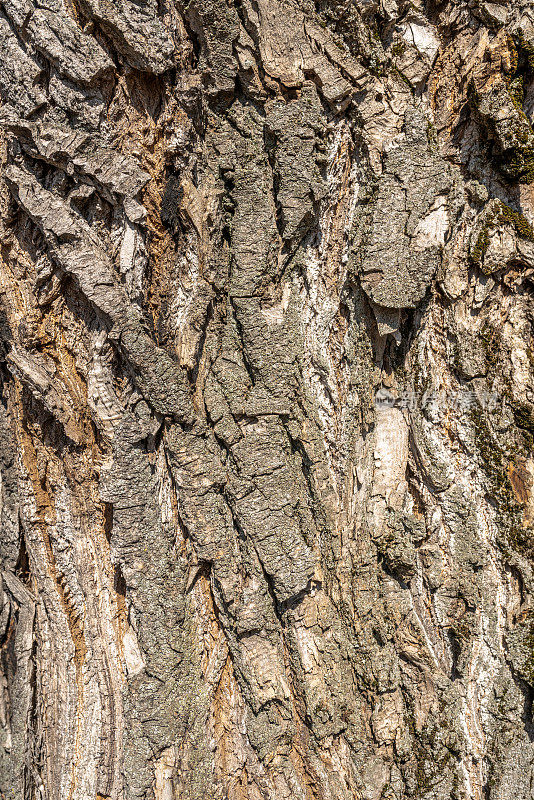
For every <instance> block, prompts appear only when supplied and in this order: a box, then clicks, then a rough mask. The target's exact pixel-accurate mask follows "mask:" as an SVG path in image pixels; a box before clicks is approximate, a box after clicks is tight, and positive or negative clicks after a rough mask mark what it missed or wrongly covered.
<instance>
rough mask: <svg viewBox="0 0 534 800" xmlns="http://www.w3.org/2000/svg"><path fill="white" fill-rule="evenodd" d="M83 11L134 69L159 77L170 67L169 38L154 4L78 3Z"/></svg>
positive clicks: (152, 0)
mask: <svg viewBox="0 0 534 800" xmlns="http://www.w3.org/2000/svg"><path fill="white" fill-rule="evenodd" d="M80 6H81V8H82V9H83V11H84V12H85V13H86V14H87V15H88V16H89V17H90V18H91V19H93V20H95V22H98V24H99V25H101V27H102V30H103V31H105V33H106V34H107V35H108V36H110V38H111V40H112V41H113V44H114V45H115V47H116V48H117V50H118V51H119V53H120V54H121V55H122V56H123V57H124V58H125V60H126V62H127V63H128V64H130V65H131V66H132V67H135V69H139V70H144V71H146V72H152V73H154V74H155V75H160V74H161V73H162V72H165V70H167V69H170V68H171V67H172V64H173V53H174V44H173V40H172V37H171V35H170V33H169V31H168V30H167V28H166V27H165V25H164V24H163V22H162V21H161V20H160V19H159V17H158V16H157V10H158V6H157V3H156V1H155V0H149V1H148V2H146V3H142V4H140V3H136V2H134V1H133V0H119V2H118V3H115V4H111V3H108V2H106V0H81V2H80Z"/></svg>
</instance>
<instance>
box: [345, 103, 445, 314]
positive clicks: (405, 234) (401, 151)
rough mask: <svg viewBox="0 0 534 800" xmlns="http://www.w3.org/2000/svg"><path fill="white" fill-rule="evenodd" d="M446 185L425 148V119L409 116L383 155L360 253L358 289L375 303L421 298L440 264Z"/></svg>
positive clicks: (404, 303) (405, 304)
mask: <svg viewBox="0 0 534 800" xmlns="http://www.w3.org/2000/svg"><path fill="white" fill-rule="evenodd" d="M451 186H452V175H451V171H450V168H449V167H448V165H447V164H446V163H445V162H444V161H443V160H442V159H440V158H439V157H438V156H437V155H435V154H434V153H432V151H431V150H430V145H429V143H428V138H427V131H426V123H425V120H424V118H423V117H421V116H420V115H419V114H418V113H416V112H409V113H408V114H407V117H406V123H405V137H404V138H403V139H401V141H399V142H396V143H395V144H393V145H392V146H391V147H390V148H389V149H388V150H387V151H386V153H385V154H384V170H383V174H382V176H381V178H380V179H379V183H378V192H377V195H376V199H375V200H374V203H373V206H372V209H371V216H370V220H369V223H368V225H369V228H368V234H367V236H366V237H364V242H363V246H362V252H361V254H359V259H360V264H361V267H360V269H361V275H362V286H363V288H364V290H365V292H366V293H367V294H368V295H369V297H370V298H371V299H372V300H373V301H374V302H375V303H377V304H378V305H380V306H384V307H385V308H413V307H414V306H415V305H416V304H417V303H418V302H419V301H420V300H421V299H422V298H423V296H424V294H425V292H426V290H427V288H428V286H429V285H430V282H431V280H432V278H433V276H434V274H435V272H436V270H437V268H438V266H439V264H440V262H441V247H442V246H443V244H444V242H445V238H446V236H447V232H448V230H449V226H450V220H449V210H448V195H449V192H450V191H451Z"/></svg>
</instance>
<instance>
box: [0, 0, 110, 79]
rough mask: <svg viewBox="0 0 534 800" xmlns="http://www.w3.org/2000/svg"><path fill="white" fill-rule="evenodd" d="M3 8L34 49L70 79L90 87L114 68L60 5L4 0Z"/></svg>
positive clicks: (104, 53) (56, 3)
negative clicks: (22, 30)
mask: <svg viewBox="0 0 534 800" xmlns="http://www.w3.org/2000/svg"><path fill="white" fill-rule="evenodd" d="M2 6H3V8H4V10H5V12H6V14H7V15H8V17H10V18H11V19H12V20H13V22H14V23H15V25H16V26H19V27H20V28H23V29H24V34H25V37H27V39H28V40H29V42H30V43H31V44H32V45H33V47H34V48H35V49H36V50H37V51H38V52H39V53H42V55H43V56H45V58H46V59H47V60H48V61H50V62H51V63H52V64H53V65H54V66H55V67H57V69H58V71H59V73H60V74H61V75H63V76H64V77H66V78H68V79H69V80H71V81H74V82H75V83H81V84H82V85H89V84H91V83H93V82H95V81H97V80H98V79H100V78H102V77H103V76H104V75H106V74H109V73H110V72H111V70H112V69H113V62H112V61H111V59H110V58H109V56H108V55H107V53H106V52H105V51H104V50H103V48H102V47H101V46H100V45H99V44H97V43H96V42H95V41H94V39H93V38H92V37H91V36H88V35H87V34H85V33H83V31H82V30H80V28H79V26H78V25H77V24H76V22H75V21H74V20H73V19H72V18H71V17H69V16H68V14H66V13H65V10H64V8H63V4H62V3H61V2H49V3H47V4H46V5H44V6H42V5H39V4H37V3H32V2H30V0H24V2H22V3H18V2H17V3H14V2H12V0H5V2H4V3H2Z"/></svg>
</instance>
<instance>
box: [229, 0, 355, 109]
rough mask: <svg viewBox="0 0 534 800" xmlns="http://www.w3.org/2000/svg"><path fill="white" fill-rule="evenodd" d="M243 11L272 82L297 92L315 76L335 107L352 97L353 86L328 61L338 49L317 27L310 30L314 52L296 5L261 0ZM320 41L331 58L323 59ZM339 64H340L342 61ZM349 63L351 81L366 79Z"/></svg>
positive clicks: (249, 3)
mask: <svg viewBox="0 0 534 800" xmlns="http://www.w3.org/2000/svg"><path fill="white" fill-rule="evenodd" d="M244 7H245V9H246V14H247V19H248V22H249V24H250V28H251V29H253V30H254V32H255V35H256V37H257V39H258V40H259V49H260V53H261V59H262V64H263V68H264V69H265V71H266V72H267V74H268V75H269V76H270V77H271V78H274V79H275V80H277V81H280V83H282V84H283V85H284V86H286V87H287V88H297V87H300V86H302V83H303V81H304V79H305V73H312V74H313V75H315V77H316V78H317V81H318V84H319V88H320V91H321V93H322V94H323V96H324V97H325V99H326V100H328V102H329V103H332V104H334V105H336V104H339V103H341V102H342V101H343V100H344V99H345V98H346V97H347V96H348V95H349V94H350V92H351V88H352V87H351V84H350V83H349V81H348V80H346V79H345V78H344V77H343V75H342V74H341V72H340V70H339V69H336V67H335V66H333V65H332V63H331V61H330V60H329V57H328V56H330V55H331V51H335V50H337V48H335V46H334V45H333V44H332V43H331V42H330V41H329V40H328V37H327V35H326V34H324V33H323V32H320V29H318V28H317V27H316V26H311V28H310V30H311V33H312V36H314V44H315V47H314V48H312V46H311V43H310V40H309V39H308V38H307V36H306V32H305V31H306V30H307V29H306V28H305V27H304V18H303V15H302V13H301V11H300V10H299V9H298V8H297V7H296V5H293V4H292V3H288V2H285V0H284V1H283V2H278V0H276V2H273V0H258V1H257V2H255V3H251V2H250V0H246V2H245V3H244ZM318 41H320V42H321V46H322V47H323V48H324V49H325V51H326V50H328V55H323V53H322V52H321V49H320V48H318V47H317V42H318ZM339 56H341V52H340V53H339ZM334 60H336V59H334ZM337 60H338V61H341V58H340V57H339V58H338V59H337ZM347 63H348V67H347V69H346V72H347V74H349V73H352V75H351V77H352V76H353V75H354V74H357V75H358V78H360V77H362V76H363V70H361V69H359V68H358V66H356V62H355V61H354V60H353V59H349V58H347Z"/></svg>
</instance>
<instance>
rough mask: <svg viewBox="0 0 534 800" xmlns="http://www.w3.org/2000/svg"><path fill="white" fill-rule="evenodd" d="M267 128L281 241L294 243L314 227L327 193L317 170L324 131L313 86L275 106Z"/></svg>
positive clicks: (271, 111)
mask: <svg viewBox="0 0 534 800" xmlns="http://www.w3.org/2000/svg"><path fill="white" fill-rule="evenodd" d="M265 127H266V131H267V132H268V133H269V134H271V135H272V136H273V137H274V138H275V141H276V144H275V146H274V148H273V151H274V170H273V173H274V180H275V181H276V182H277V185H278V190H277V192H276V200H277V203H278V204H279V205H280V210H281V234H282V238H283V239H285V240H288V239H294V238H295V237H297V236H303V235H304V234H305V233H306V231H307V230H308V229H309V228H310V227H311V225H312V223H313V219H314V211H315V210H316V208H317V203H318V202H319V201H320V200H321V198H322V197H323V196H324V193H325V188H324V183H323V179H322V175H321V173H320V170H319V166H318V162H319V163H321V154H320V153H319V152H318V148H319V147H320V146H321V145H320V144H319V143H320V141H321V135H324V131H325V128H324V122H323V114H322V109H321V105H320V103H319V99H318V97H317V92H316V90H315V86H314V84H313V83H311V82H308V83H305V84H304V86H303V89H302V92H301V96H300V98H299V99H298V100H293V101H291V102H289V103H282V102H279V103H277V104H276V105H273V107H271V108H270V109H269V114H268V116H267V119H266V123H265ZM322 159H323V161H324V155H323V156H322Z"/></svg>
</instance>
